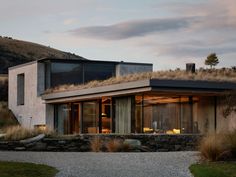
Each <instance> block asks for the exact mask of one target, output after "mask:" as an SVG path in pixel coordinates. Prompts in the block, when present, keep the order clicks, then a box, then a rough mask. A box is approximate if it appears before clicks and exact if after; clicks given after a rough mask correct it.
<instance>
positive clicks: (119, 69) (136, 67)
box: [116, 63, 153, 76]
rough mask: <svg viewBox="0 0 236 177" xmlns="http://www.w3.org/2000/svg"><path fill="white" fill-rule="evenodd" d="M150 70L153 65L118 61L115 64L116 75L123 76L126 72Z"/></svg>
mask: <svg viewBox="0 0 236 177" xmlns="http://www.w3.org/2000/svg"><path fill="white" fill-rule="evenodd" d="M151 71H153V66H152V65H147V64H146V65H145V64H143V65H141V64H129V63H119V64H117V65H116V76H124V75H127V74H134V73H140V72H151Z"/></svg>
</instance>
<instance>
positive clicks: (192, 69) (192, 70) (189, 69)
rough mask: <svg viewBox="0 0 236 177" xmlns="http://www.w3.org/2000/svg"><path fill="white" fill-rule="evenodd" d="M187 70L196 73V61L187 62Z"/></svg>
mask: <svg viewBox="0 0 236 177" xmlns="http://www.w3.org/2000/svg"><path fill="white" fill-rule="evenodd" d="M186 71H187V72H191V73H195V63H186Z"/></svg>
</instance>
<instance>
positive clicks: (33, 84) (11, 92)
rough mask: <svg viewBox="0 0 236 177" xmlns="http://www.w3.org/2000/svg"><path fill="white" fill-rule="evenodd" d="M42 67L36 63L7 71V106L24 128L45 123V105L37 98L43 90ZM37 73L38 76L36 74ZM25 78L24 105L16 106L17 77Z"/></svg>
mask: <svg viewBox="0 0 236 177" xmlns="http://www.w3.org/2000/svg"><path fill="white" fill-rule="evenodd" d="M42 67H43V66H42V65H41V64H39V65H38V63H36V62H31V63H28V64H24V65H21V67H14V68H11V69H9V87H8V100H9V101H8V106H9V109H11V110H12V112H13V113H14V115H15V116H16V118H17V119H18V121H19V122H20V123H21V124H22V125H23V126H24V127H27V128H29V127H31V128H32V127H33V126H34V125H39V124H45V123H46V121H45V120H46V119H45V116H46V105H45V104H44V103H43V102H44V101H43V100H42V99H41V97H40V96H39V93H41V92H42V90H43V88H44V79H43V78H44V76H43V75H42V74H43V73H44V71H43V68H42ZM37 73H39V74H37ZM18 74H24V76H25V97H24V105H17V75H18Z"/></svg>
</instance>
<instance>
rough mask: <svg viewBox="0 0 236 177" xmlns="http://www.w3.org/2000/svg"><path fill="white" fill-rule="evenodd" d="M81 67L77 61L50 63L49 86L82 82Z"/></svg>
mask: <svg viewBox="0 0 236 177" xmlns="http://www.w3.org/2000/svg"><path fill="white" fill-rule="evenodd" d="M82 67H83V66H82V64H79V63H51V78H50V85H51V87H55V86H58V85H63V84H81V83H83V68H82Z"/></svg>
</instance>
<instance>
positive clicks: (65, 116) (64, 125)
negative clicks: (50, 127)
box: [55, 104, 71, 134]
mask: <svg viewBox="0 0 236 177" xmlns="http://www.w3.org/2000/svg"><path fill="white" fill-rule="evenodd" d="M56 108H57V109H56V117H55V128H56V130H57V132H58V134H70V133H71V131H70V125H71V123H70V122H71V106H70V104H59V105H57V107H56Z"/></svg>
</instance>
